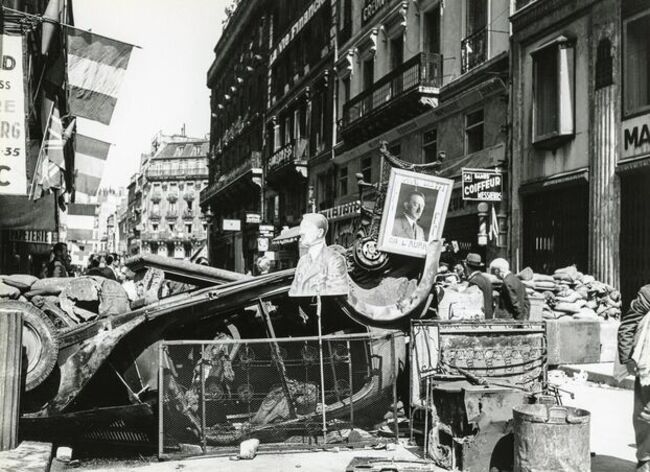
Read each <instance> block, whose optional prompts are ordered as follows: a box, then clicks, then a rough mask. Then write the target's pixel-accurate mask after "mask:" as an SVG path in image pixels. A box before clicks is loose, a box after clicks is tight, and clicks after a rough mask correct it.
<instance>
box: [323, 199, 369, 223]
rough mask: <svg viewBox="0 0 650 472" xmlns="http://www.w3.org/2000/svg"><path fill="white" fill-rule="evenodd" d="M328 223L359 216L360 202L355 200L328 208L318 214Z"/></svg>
mask: <svg viewBox="0 0 650 472" xmlns="http://www.w3.org/2000/svg"><path fill="white" fill-rule="evenodd" d="M320 213H321V215H323V216H325V218H327V219H328V220H329V221H337V220H342V219H345V218H350V217H353V216H356V215H359V214H361V202H360V201H359V200H355V201H353V202H348V203H344V204H342V205H338V206H335V207H333V208H328V209H327V210H323V211H321V212H320Z"/></svg>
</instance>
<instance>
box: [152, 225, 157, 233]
mask: <svg viewBox="0 0 650 472" xmlns="http://www.w3.org/2000/svg"><path fill="white" fill-rule="evenodd" d="M151 231H153V232H154V233H155V232H156V231H158V223H151Z"/></svg>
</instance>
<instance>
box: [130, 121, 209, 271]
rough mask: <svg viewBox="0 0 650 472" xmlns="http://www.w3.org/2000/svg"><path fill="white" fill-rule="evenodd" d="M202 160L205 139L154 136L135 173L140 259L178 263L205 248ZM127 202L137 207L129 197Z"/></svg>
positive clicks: (205, 175)
mask: <svg viewBox="0 0 650 472" xmlns="http://www.w3.org/2000/svg"><path fill="white" fill-rule="evenodd" d="M207 154H208V140H207V139H198V138H189V137H187V136H185V135H184V133H182V134H181V135H164V134H162V133H159V134H158V135H156V136H155V137H154V139H153V140H152V148H151V154H150V156H148V157H146V158H143V162H142V165H141V168H140V174H141V177H142V187H141V188H142V190H141V197H140V208H141V215H140V223H139V225H140V227H141V230H140V244H141V251H142V253H144V254H158V255H160V256H166V257H173V258H176V259H184V258H188V257H190V256H191V254H193V253H194V252H195V251H196V250H198V249H199V248H200V247H201V246H202V245H203V244H204V243H205V239H206V235H207V222H206V220H205V217H204V216H203V214H202V212H201V209H200V206H199V194H200V191H201V190H202V189H203V188H205V187H206V186H207V181H208V167H207ZM135 180H136V182H137V181H139V178H138V177H136V178H135ZM130 190H131V189H130ZM133 192H134V193H136V192H137V188H133ZM132 201H137V197H135V195H134V199H133V200H132ZM137 225H138V223H135V228H137ZM134 234H135V233H134Z"/></svg>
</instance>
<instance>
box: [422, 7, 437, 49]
mask: <svg viewBox="0 0 650 472" xmlns="http://www.w3.org/2000/svg"><path fill="white" fill-rule="evenodd" d="M424 47H425V51H426V52H431V53H436V54H437V53H440V6H439V5H438V6H436V7H435V8H433V9H432V10H429V11H428V12H426V13H425V14H424Z"/></svg>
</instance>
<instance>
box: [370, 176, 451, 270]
mask: <svg viewBox="0 0 650 472" xmlns="http://www.w3.org/2000/svg"><path fill="white" fill-rule="evenodd" d="M453 186H454V181H453V180H449V179H443V178H441V177H434V176H432V175H425V174H419V173H417V172H412V171H408V170H402V169H392V170H391V173H390V179H389V181H388V190H387V193H386V202H385V204H384V211H383V214H382V218H381V227H380V231H379V247H378V248H379V250H380V251H384V252H391V253H394V254H401V255H406V256H413V257H422V258H424V257H425V256H426V250H427V246H428V243H429V241H433V240H436V239H440V238H441V237H442V230H443V227H444V224H445V218H446V217H447V208H448V207H449V200H450V198H451V191H452V189H453Z"/></svg>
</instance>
